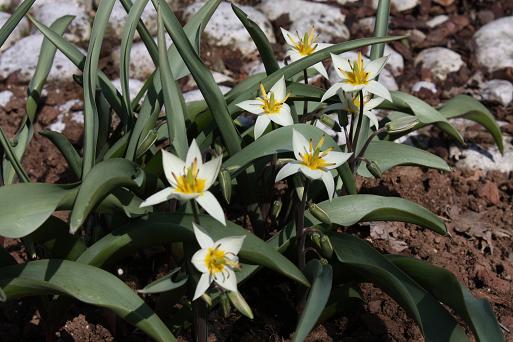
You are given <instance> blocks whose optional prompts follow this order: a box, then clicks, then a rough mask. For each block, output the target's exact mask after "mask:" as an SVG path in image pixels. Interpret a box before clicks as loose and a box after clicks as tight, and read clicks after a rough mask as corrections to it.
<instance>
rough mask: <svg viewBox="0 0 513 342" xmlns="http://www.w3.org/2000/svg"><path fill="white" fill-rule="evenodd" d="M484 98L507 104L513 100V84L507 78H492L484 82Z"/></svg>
mask: <svg viewBox="0 0 513 342" xmlns="http://www.w3.org/2000/svg"><path fill="white" fill-rule="evenodd" d="M482 95H483V99H485V100H487V101H493V102H498V103H500V104H501V105H503V106H507V105H509V104H510V103H511V101H513V84H511V82H508V81H505V80H491V81H488V82H485V84H483V90H482Z"/></svg>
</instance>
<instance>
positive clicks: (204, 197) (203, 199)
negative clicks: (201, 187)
mask: <svg viewBox="0 0 513 342" xmlns="http://www.w3.org/2000/svg"><path fill="white" fill-rule="evenodd" d="M196 202H198V204H199V205H200V206H201V207H202V208H203V209H205V211H206V212H207V213H208V214H209V215H210V216H212V217H213V218H215V219H216V220H217V221H219V222H221V223H222V224H223V225H224V226H226V219H225V218H224V211H223V208H222V207H221V204H219V201H218V200H217V198H215V196H214V195H212V193H211V192H210V191H205V192H204V193H202V194H201V195H200V196H198V197H196Z"/></svg>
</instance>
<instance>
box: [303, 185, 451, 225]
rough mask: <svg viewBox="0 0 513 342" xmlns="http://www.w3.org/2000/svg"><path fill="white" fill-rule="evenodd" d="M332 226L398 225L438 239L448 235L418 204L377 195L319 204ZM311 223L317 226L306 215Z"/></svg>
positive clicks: (438, 221)
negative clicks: (410, 225) (434, 234)
mask: <svg viewBox="0 0 513 342" xmlns="http://www.w3.org/2000/svg"><path fill="white" fill-rule="evenodd" d="M318 206H319V207H320V208H321V209H323V210H324V211H325V212H326V213H327V214H328V216H329V218H330V220H331V222H332V223H334V224H339V225H341V226H345V227H349V226H352V225H353V224H355V223H358V222H370V221H400V222H408V223H413V224H417V225H419V226H421V227H425V228H429V229H431V230H433V231H434V232H437V233H439V234H441V235H445V234H447V228H446V227H445V224H444V222H443V221H442V220H441V219H440V218H438V216H436V215H435V214H433V213H432V212H430V211H429V210H427V209H426V208H424V207H421V206H420V205H418V204H415V203H413V202H410V201H408V200H405V199H402V198H398V197H383V196H377V195H365V194H358V195H347V196H342V197H336V198H334V199H333V200H331V201H324V202H321V203H318ZM306 216H308V219H309V220H311V221H312V222H318V221H317V220H316V219H314V218H313V217H312V216H311V215H310V214H309V213H307V214H306Z"/></svg>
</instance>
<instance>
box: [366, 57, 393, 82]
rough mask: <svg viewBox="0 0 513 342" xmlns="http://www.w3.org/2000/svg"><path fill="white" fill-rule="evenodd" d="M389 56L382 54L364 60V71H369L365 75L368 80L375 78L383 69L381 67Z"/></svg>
mask: <svg viewBox="0 0 513 342" xmlns="http://www.w3.org/2000/svg"><path fill="white" fill-rule="evenodd" d="M389 58H390V55H388V56H383V57H381V58H378V59H375V60H373V61H367V62H364V68H365V71H366V72H368V73H369V74H368V75H367V77H368V78H369V80H373V79H374V78H376V76H378V75H379V73H380V72H381V70H383V68H384V67H385V65H386V64H387V62H388V59H389Z"/></svg>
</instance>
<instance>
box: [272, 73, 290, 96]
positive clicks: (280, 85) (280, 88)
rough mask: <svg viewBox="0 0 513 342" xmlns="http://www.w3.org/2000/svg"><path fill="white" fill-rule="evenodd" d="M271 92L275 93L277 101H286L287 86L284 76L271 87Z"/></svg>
mask: <svg viewBox="0 0 513 342" xmlns="http://www.w3.org/2000/svg"><path fill="white" fill-rule="evenodd" d="M270 92H272V93H274V98H275V99H276V100H277V101H280V102H282V101H283V100H284V99H285V97H286V96H287V85H286V84H285V78H284V77H283V76H282V77H281V78H280V79H279V80H278V82H276V83H275V84H274V85H273V86H272V87H271V90H270Z"/></svg>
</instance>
